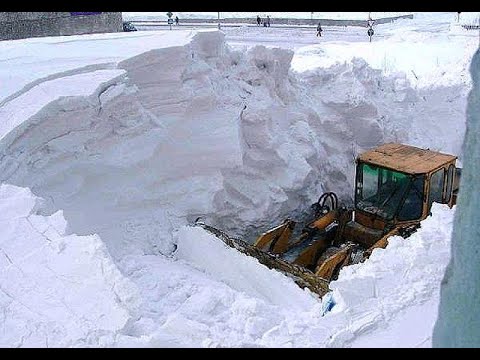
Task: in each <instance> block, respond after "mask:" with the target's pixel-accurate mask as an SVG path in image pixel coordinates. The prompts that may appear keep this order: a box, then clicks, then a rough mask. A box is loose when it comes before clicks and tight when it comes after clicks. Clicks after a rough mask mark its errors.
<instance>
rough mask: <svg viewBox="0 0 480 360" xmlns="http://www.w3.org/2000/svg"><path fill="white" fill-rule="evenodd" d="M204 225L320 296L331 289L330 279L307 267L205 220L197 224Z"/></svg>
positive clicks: (219, 236)
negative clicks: (287, 259) (265, 249)
mask: <svg viewBox="0 0 480 360" xmlns="http://www.w3.org/2000/svg"><path fill="white" fill-rule="evenodd" d="M195 225H196V226H200V227H202V228H203V229H204V230H206V231H207V232H209V233H210V234H212V235H214V236H215V237H217V238H219V239H220V240H222V241H223V242H224V243H225V244H226V245H228V246H230V247H232V248H234V249H236V250H238V251H240V252H241V253H243V254H245V255H248V256H251V257H254V258H256V259H257V260H258V261H259V262H260V263H261V264H263V265H265V266H266V267H268V268H269V269H274V270H277V271H280V272H281V273H283V274H284V275H286V276H288V277H289V278H291V279H293V280H294V281H295V283H296V284H297V285H298V286H300V287H301V288H302V289H303V288H308V289H309V290H310V291H312V292H313V293H315V294H318V295H319V296H320V297H322V296H323V295H325V294H326V293H328V292H329V291H330V289H329V287H328V283H329V282H328V281H327V280H325V279H323V278H321V277H319V276H317V275H315V274H314V273H313V272H312V271H310V270H308V269H305V268H303V267H301V266H298V265H295V264H291V263H289V262H287V261H285V260H283V259H281V258H279V257H277V256H275V255H273V254H270V253H267V252H264V251H262V250H260V249H258V248H256V247H254V246H253V245H250V244H249V243H247V242H245V241H243V240H241V239H234V238H232V237H230V236H228V235H227V234H226V233H225V232H223V231H221V230H219V229H217V228H215V227H213V226H210V225H206V224H205V223H203V222H199V223H197V224H195Z"/></svg>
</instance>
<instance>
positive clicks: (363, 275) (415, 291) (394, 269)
mask: <svg viewBox="0 0 480 360" xmlns="http://www.w3.org/2000/svg"><path fill="white" fill-rule="evenodd" d="M432 213H433V216H431V217H428V218H427V219H426V220H424V221H423V222H422V224H421V229H420V230H418V231H417V232H416V233H414V234H413V235H412V236H410V237H409V238H408V239H403V238H402V237H400V236H394V237H391V238H390V239H389V240H388V246H387V247H386V248H385V249H376V250H374V251H373V252H372V255H371V256H370V258H369V260H368V261H366V262H365V263H363V264H357V265H352V266H347V267H345V268H343V269H342V270H341V272H340V275H339V278H338V280H336V281H334V282H332V283H331V284H330V288H331V289H332V290H333V293H334V300H335V302H337V303H338V304H341V307H343V311H344V312H346V313H347V314H348V316H349V317H351V318H352V322H351V323H350V324H349V326H348V327H346V328H345V329H344V330H343V331H341V332H338V333H336V334H335V336H334V338H333V339H332V341H331V343H330V345H331V346H339V345H341V346H346V345H348V346H352V347H418V346H421V347H431V344H432V332H433V326H434V324H435V321H436V319H437V312H438V310H437V309H438V304H439V301H440V284H441V282H442V279H443V275H444V273H445V269H446V266H447V264H448V262H449V260H450V242H451V233H452V227H453V218H454V217H453V214H454V210H451V209H449V208H448V206H446V205H440V204H436V203H434V204H433V206H432ZM336 311H337V312H338V311H342V309H336ZM419 318H420V319H421V321H419ZM372 328H373V329H375V330H374V334H373V333H372Z"/></svg>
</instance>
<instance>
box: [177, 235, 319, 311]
mask: <svg viewBox="0 0 480 360" xmlns="http://www.w3.org/2000/svg"><path fill="white" fill-rule="evenodd" d="M176 239H177V242H176V244H177V250H176V252H175V257H176V258H178V259H182V260H185V261H188V262H189V263H190V264H192V265H194V266H196V267H198V268H199V269H201V270H202V271H205V272H206V273H207V274H208V275H209V277H211V278H212V279H215V280H217V281H222V282H224V283H226V284H228V286H230V287H231V288H233V289H235V290H237V291H242V292H245V293H246V294H248V295H249V296H251V297H255V298H259V299H263V300H265V301H267V302H269V303H271V304H274V305H278V306H284V307H287V308H289V309H291V310H293V311H299V310H306V309H308V308H310V307H312V306H313V305H314V304H315V298H314V297H313V295H312V294H311V293H310V292H309V291H308V290H305V291H304V290H301V289H300V288H299V287H298V286H297V285H296V284H295V282H293V281H292V280H291V279H287V278H286V277H285V276H283V275H282V274H281V273H279V272H278V271H275V270H271V269H268V268H267V267H265V266H262V265H261V264H260V263H259V262H258V261H257V260H256V259H255V258H251V257H248V256H245V255H244V254H242V253H240V252H238V251H236V250H235V249H232V248H230V247H229V246H227V245H226V244H224V243H223V242H222V241H219V239H217V238H216V237H215V236H213V235H211V234H208V233H206V232H205V231H204V230H203V229H201V228H198V227H197V228H195V227H193V228H192V227H184V228H182V229H180V231H179V232H178V233H177V234H176ZM226 259H228V261H225V260H226Z"/></svg>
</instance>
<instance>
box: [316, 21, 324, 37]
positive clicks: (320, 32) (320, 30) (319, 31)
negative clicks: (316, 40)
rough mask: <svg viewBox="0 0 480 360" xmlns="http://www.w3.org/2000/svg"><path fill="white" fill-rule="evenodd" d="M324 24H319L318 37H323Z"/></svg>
mask: <svg viewBox="0 0 480 360" xmlns="http://www.w3.org/2000/svg"><path fill="white" fill-rule="evenodd" d="M322 31H323V30H322V24H320V23H318V26H317V36H320V37H321V36H322Z"/></svg>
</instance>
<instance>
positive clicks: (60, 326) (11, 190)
mask: <svg viewBox="0 0 480 360" xmlns="http://www.w3.org/2000/svg"><path fill="white" fill-rule="evenodd" d="M41 207H42V201H41V199H39V198H37V197H35V196H34V195H33V194H32V193H31V192H30V191H29V190H28V189H22V188H18V187H15V186H11V185H5V184H2V185H0V227H1V229H2V230H1V232H0V234H1V236H0V308H1V309H2V314H3V316H2V317H1V318H0V327H1V328H2V329H3V331H2V336H1V337H0V347H85V346H109V345H111V344H112V343H113V342H114V341H115V338H116V335H117V334H118V333H119V332H120V331H121V330H122V329H123V327H124V326H125V325H126V324H127V322H128V321H129V320H130V319H131V311H132V310H134V308H135V301H134V300H133V299H134V296H135V288H134V287H133V285H132V284H131V282H130V281H128V280H127V279H126V278H124V277H123V276H122V275H121V273H120V271H119V270H118V269H117V267H116V266H115V264H114V263H113V261H112V259H111V257H110V255H109V254H108V252H107V250H106V248H105V245H104V243H103V242H102V241H101V240H100V238H99V237H98V236H96V235H90V236H77V235H74V234H67V233H66V231H65V228H66V222H65V219H64V218H63V215H62V212H61V211H59V212H56V213H55V214H53V215H51V216H48V217H46V216H41V215H37V213H38V212H39V210H40V209H41Z"/></svg>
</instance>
